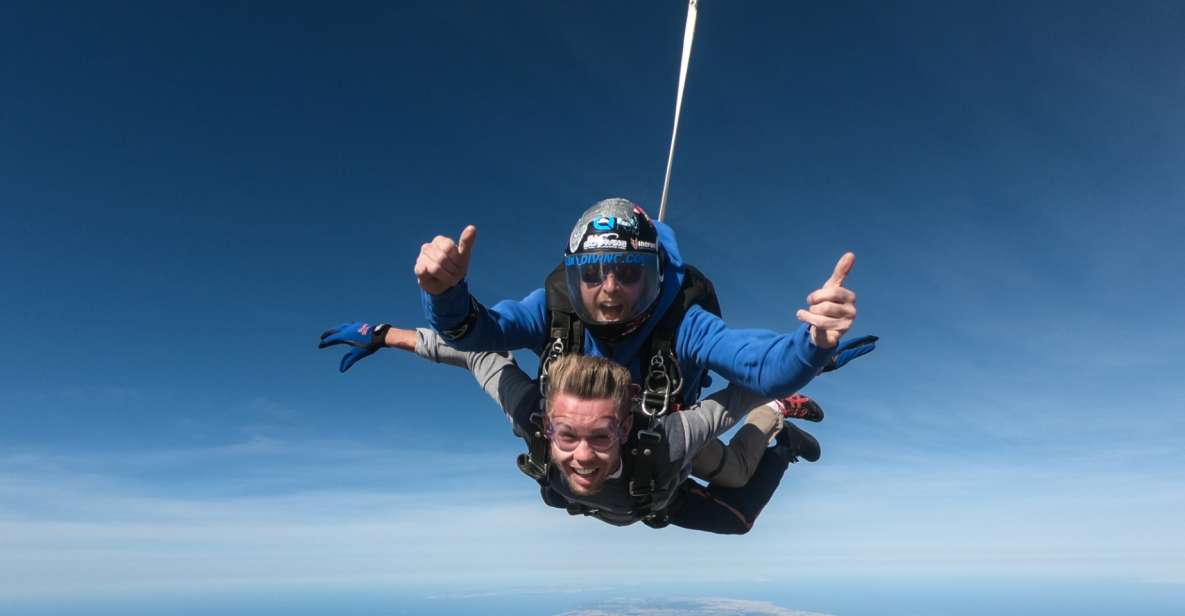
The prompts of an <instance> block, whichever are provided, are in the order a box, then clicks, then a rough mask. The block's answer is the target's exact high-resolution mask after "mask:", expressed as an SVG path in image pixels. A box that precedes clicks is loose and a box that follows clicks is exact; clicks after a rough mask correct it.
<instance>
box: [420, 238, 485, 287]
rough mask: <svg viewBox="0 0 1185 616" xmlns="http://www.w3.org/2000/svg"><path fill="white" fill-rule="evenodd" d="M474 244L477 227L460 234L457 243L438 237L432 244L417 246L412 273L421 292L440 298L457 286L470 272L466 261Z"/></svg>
mask: <svg viewBox="0 0 1185 616" xmlns="http://www.w3.org/2000/svg"><path fill="white" fill-rule="evenodd" d="M476 241H477V227H475V226H473V225H469V226H468V227H465V230H463V231H461V240H460V242H459V243H458V242H454V241H453V240H452V238H448V237H445V236H443V235H437V236H436V237H435V238H434V239H433V240H432V241H431V242H428V243H427V244H424V245H423V246H420V256H419V257H418V258H416V269H415V271H416V282H419V283H420V288H421V289H423V290H425V291H427V292H429V293H431V294H432V295H440V294H441V293H444V292H445V291H448V290H449V289H451V288H453V287H455V286H457V284H458V283H460V282H461V281H462V280H464V279H465V274H466V273H468V272H469V257H470V256H472V254H473V243H474V242H476Z"/></svg>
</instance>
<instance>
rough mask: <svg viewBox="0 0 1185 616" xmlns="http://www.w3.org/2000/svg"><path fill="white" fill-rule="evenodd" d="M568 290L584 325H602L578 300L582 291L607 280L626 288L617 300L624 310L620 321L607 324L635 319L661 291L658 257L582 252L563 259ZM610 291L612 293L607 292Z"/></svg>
mask: <svg viewBox="0 0 1185 616" xmlns="http://www.w3.org/2000/svg"><path fill="white" fill-rule="evenodd" d="M564 270H565V272H566V274H567V279H568V289H569V290H570V291H571V293H572V299H573V302H572V303H573V304H574V306H573V307H574V308H575V309H576V312H577V314H578V316H579V317H580V320H582V321H584V322H585V323H593V324H597V323H605V322H606V321H601V320H598V319H596V318H593V315H592V313H591V310H590V307H588V306H585V305H584V302H583V301H582V300H581V298H582V297H583V296H584V293H583V291H585V290H590V291H591V290H596V289H599V288H600V287H602V286H603V285H604V284H605V282H606V281H607V280H609V276H610V275H612V276H613V280H614V282H616V283H617V284H618V285H621V286H622V287H625V288H624V289H622V291H621V292H620V293H621V295H619V296H617V298H618V299H620V300H622V301H623V302H624V305H625V306H626V308H627V310H626V311H625V312H624V313H622V314H621V315H620V317H618V318H616V319H614V320H613V321H609V322H614V323H616V322H624V321H629V320H631V319H633V318H634V317H637V316H638V315H640V314H642V313H643V312H645V311H646V310H647V309H649V308H650V306H651V304H653V303H654V301H655V300H656V299H658V294H659V292H660V291H661V290H662V277H661V276H660V275H659V255H658V253H653V252H629V251H617V252H582V253H577V254H571V255H567V256H565V257H564ZM607 290H608V291H612V289H611V288H610V289H607Z"/></svg>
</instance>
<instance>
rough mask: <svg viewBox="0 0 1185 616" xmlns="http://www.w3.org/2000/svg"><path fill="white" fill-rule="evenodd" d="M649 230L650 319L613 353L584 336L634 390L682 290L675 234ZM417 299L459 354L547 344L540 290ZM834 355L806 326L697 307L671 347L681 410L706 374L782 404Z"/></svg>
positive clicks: (590, 350) (455, 291)
mask: <svg viewBox="0 0 1185 616" xmlns="http://www.w3.org/2000/svg"><path fill="white" fill-rule="evenodd" d="M655 226H656V227H657V228H658V241H659V243H660V244H662V247H663V249H664V250H663V258H664V260H665V262H664V266H663V272H664V274H663V285H662V292H661V293H660V294H659V298H658V305H657V307H656V309H655V311H654V315H653V316H652V317H651V318H650V319H649V320H648V321H646V323H645V324H643V325H642V327H640V328H638V331H636V332H634V333H632V334H630V335H629V336H626V337H625V338H624V339H622V340H621V341H619V342H618V343H617V344H616V345H614V347H612V348H611V347H609V346H608V345H606V344H605V343H603V342H601V341H600V340H597V339H596V338H594V337H593V336H592V334H589V333H588V332H587V331H586V332H585V334H584V338H585V340H584V352H585V353H586V354H587V355H593V356H599V357H608V358H610V359H612V360H613V361H616V362H617V363H619V364H621V365H623V366H626V367H628V368H629V369H630V372H631V373H632V374H633V377H634V381H635V382H637V383H641V382H642V366H641V361H640V360H639V358H638V352H639V351H640V350H641V348H642V344H643V343H644V342H645V341H646V338H647V336H649V335H650V333H651V332H652V331H654V328H655V327H656V326H657V325H658V321H659V320H660V319H661V318H662V315H663V314H665V313H666V311H667V309H668V308H670V307H671V305H672V304H673V303H674V301H675V296H676V295H678V293H679V288H680V287H681V286H682V285H683V258H682V256H681V255H680V254H679V246H678V244H677V243H676V242H675V233H674V231H673V230H671V228H670V227H669V226H667V225H666V224H665V223H661V222H655ZM420 295H421V301H422V303H423V307H424V316H425V317H427V319H428V323H429V325H430V326H431V327H432V328H433V329H435V330H436V331H437V332H439V333H440V334H441V336H442V337H444V338H445V339H446V340H448V342H449V344H450V345H452V346H453V347H455V348H457V349H460V350H462V351H510V350H514V349H531V350H533V351H535V352H536V353H542V351H543V348H544V346H545V345H546V344H547V299H546V296H545V294H544V291H543V289H537V290H535V291H533V292H532V293H531V294H530V295H527V296H526V297H525V298H523V299H522V301H513V300H503V301H501V302H498V303H497V304H495V305H494V306H493V307H492V308H485V307H483V306H481V305H480V304H477V303H476V301H475V300H472V299H471V296H470V294H469V285H468V283H466V282H465V281H464V280H462V281H461V282H460V284H458V285H457V286H455V287H453V288H451V289H449V290H448V291H445V292H444V293H442V294H440V295H431V294H429V293H427V292H424V291H421V292H420ZM471 302H473V303H474V305H476V306H477V308H478V309H477V311H476V319H475V320H474V321H473V322H472V323H471V324H470V326H469V328H468V330H467V331H465V333H464V335H463V336H461V337H459V338H455V339H453V338H450V337H449V332H450V331H455V330H457V329H458V328H460V327H461V326H462V325H463V324H464V323H465V322H466V320H467V319H468V318H469V314H470V310H469V308H470V303H471ZM833 353H834V349H821V348H819V347H816V346H815V345H813V344H811V341H810V332H809V327H808V326H807V325H805V324H802V325H800V326H799V327H798V329H796V330H795V331H794V332H793V333H789V334H779V333H777V332H774V331H770V330H763V329H730V328H728V327H727V326H725V325H724V321H723V320H721V319H720V317H718V316H716V315H714V314H712V313H710V312H708V311H706V310H704V309H702V308H700V307H699V306H692V307H691V308H690V309H688V310H687V314H686V315H685V316H684V317H683V322H682V323H681V324H680V326H679V331H678V334H677V337H676V340H675V354H676V355H677V356H678V357H679V367H680V369H681V370H682V373H683V377H684V383H686V385H685V386H684V391H683V398H684V403H685V404H692V403H694V402H695V401H696V400H697V399H698V398H699V394H700V389H701V386H702V385H703V384H706V382H707V371H708V370H714V371H715V372H716V373H717V374H719V375H720V376H722V377H724V379H725V380H727V381H729V382H731V383H736V384H738V385H741V386H743V387H747V388H749V389H751V390H753V391H755V392H757V393H758V394H761V395H763V396H769V397H771V398H783V397H785V396H788V395H790V394H792V393H794V392H796V391H798V390H799V389H801V388H802V387H803V386H804V385H806V384H807V383H808V382H809V381H810V380H811V379H812V378H813V377H814V376H815V375H816V374H817V373H818V372H819V370H821V369H822V368H823V366H824V365H826V363H827V361H828V360H829V359H831V356H832V354H833Z"/></svg>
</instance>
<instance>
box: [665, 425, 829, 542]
mask: <svg viewBox="0 0 1185 616" xmlns="http://www.w3.org/2000/svg"><path fill="white" fill-rule="evenodd" d="M818 456H819V449H818V442H817V441H815V439H814V437H812V436H810V435H809V434H807V433H806V432H803V431H802V430H800V429H798V427H797V426H794V425H792V424H788V425H787V427H786V429H785V430H783V431H782V433H780V434H779V435H778V443H777V444H776V445H774V446H773V447H768V448H766V449H765V452H764V454H763V455H762V456H761V461H760V462H759V463H758V464H757V470H756V471H755V472H754V473H753V477H752V478H751V479H750V480H749V482H748V483H746V484H745V485H743V486H741V487H739V488H725V487H722V486H717V485H709V486H708V487H706V488H705V487H703V486H700V485H699V484H696V483H695V482H693V481H690V480H688V481H687V482H685V484H684V486H683V494H682V495H681V498H679V499H678V500H677V501H676V502H675V503H674V505H673V506H672V507H671V511H670V522H671V523H672V524H674V525H676V526H682V527H683V528H689V529H693V530H703V531H708V532H713V533H721V534H728V535H743V534H745V533H747V532H749V529H751V528H752V527H753V523H754V522H755V521H757V516H758V515H760V514H761V510H762V509H764V508H765V505H766V503H768V502H769V499H770V498H772V497H773V495H774V492H775V491H776V490H777V489H778V485H779V484H780V483H781V482H782V475H783V474H785V472H786V468H787V467H788V466H790V463H791V462H794V461H796V460H797V459H798V458H799V457H802V458H804V459H807V460H810V461H812V462H813V461H815V460H817V459H818Z"/></svg>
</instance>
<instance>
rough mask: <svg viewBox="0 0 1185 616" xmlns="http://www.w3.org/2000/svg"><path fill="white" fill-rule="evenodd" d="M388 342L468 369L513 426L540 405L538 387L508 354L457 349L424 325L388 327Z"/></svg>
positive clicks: (390, 344) (527, 420)
mask: <svg viewBox="0 0 1185 616" xmlns="http://www.w3.org/2000/svg"><path fill="white" fill-rule="evenodd" d="M387 342H388V345H389V346H392V347H394V348H399V349H404V350H410V351H413V352H414V353H415V354H416V355H418V356H420V357H422V358H424V359H427V360H428V361H431V362H435V363H438V364H448V365H450V366H456V367H458V368H465V369H467V370H469V371H470V372H471V373H473V378H474V379H476V380H477V384H478V385H480V386H481V388H482V389H483V390H485V392H486V394H487V395H489V396H490V397H491V398H493V399H494V402H496V403H498V406H500V407H502V411H503V412H504V413H506V417H507V418H509V419H510V421H511V422H512V423H514V424H515V425H516V426H517V425H519V424H524V422H529V417H530V414H531V412H533V411H534V410H535V409H536V407H537V406H538V404H539V387H538V386H537V385H536V384H535V381H534V380H532V379H531V377H529V376H527V373H525V372H523V370H522V368H519V367H518V363H517V362H515V361H514V357H512V356H511V355H510V353H506V352H503V353H491V352H484V353H471V352H467V351H458V350H457V349H454V348H452V347H450V346H448V345H447V344H445V343H444V341H442V340H441V339H440V336H438V335H437V334H436V332H434V331H432V330H430V329H425V328H419V329H416V330H414V331H412V330H404V329H401V330H397V329H395V328H391V330H390V331H388V333H387Z"/></svg>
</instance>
